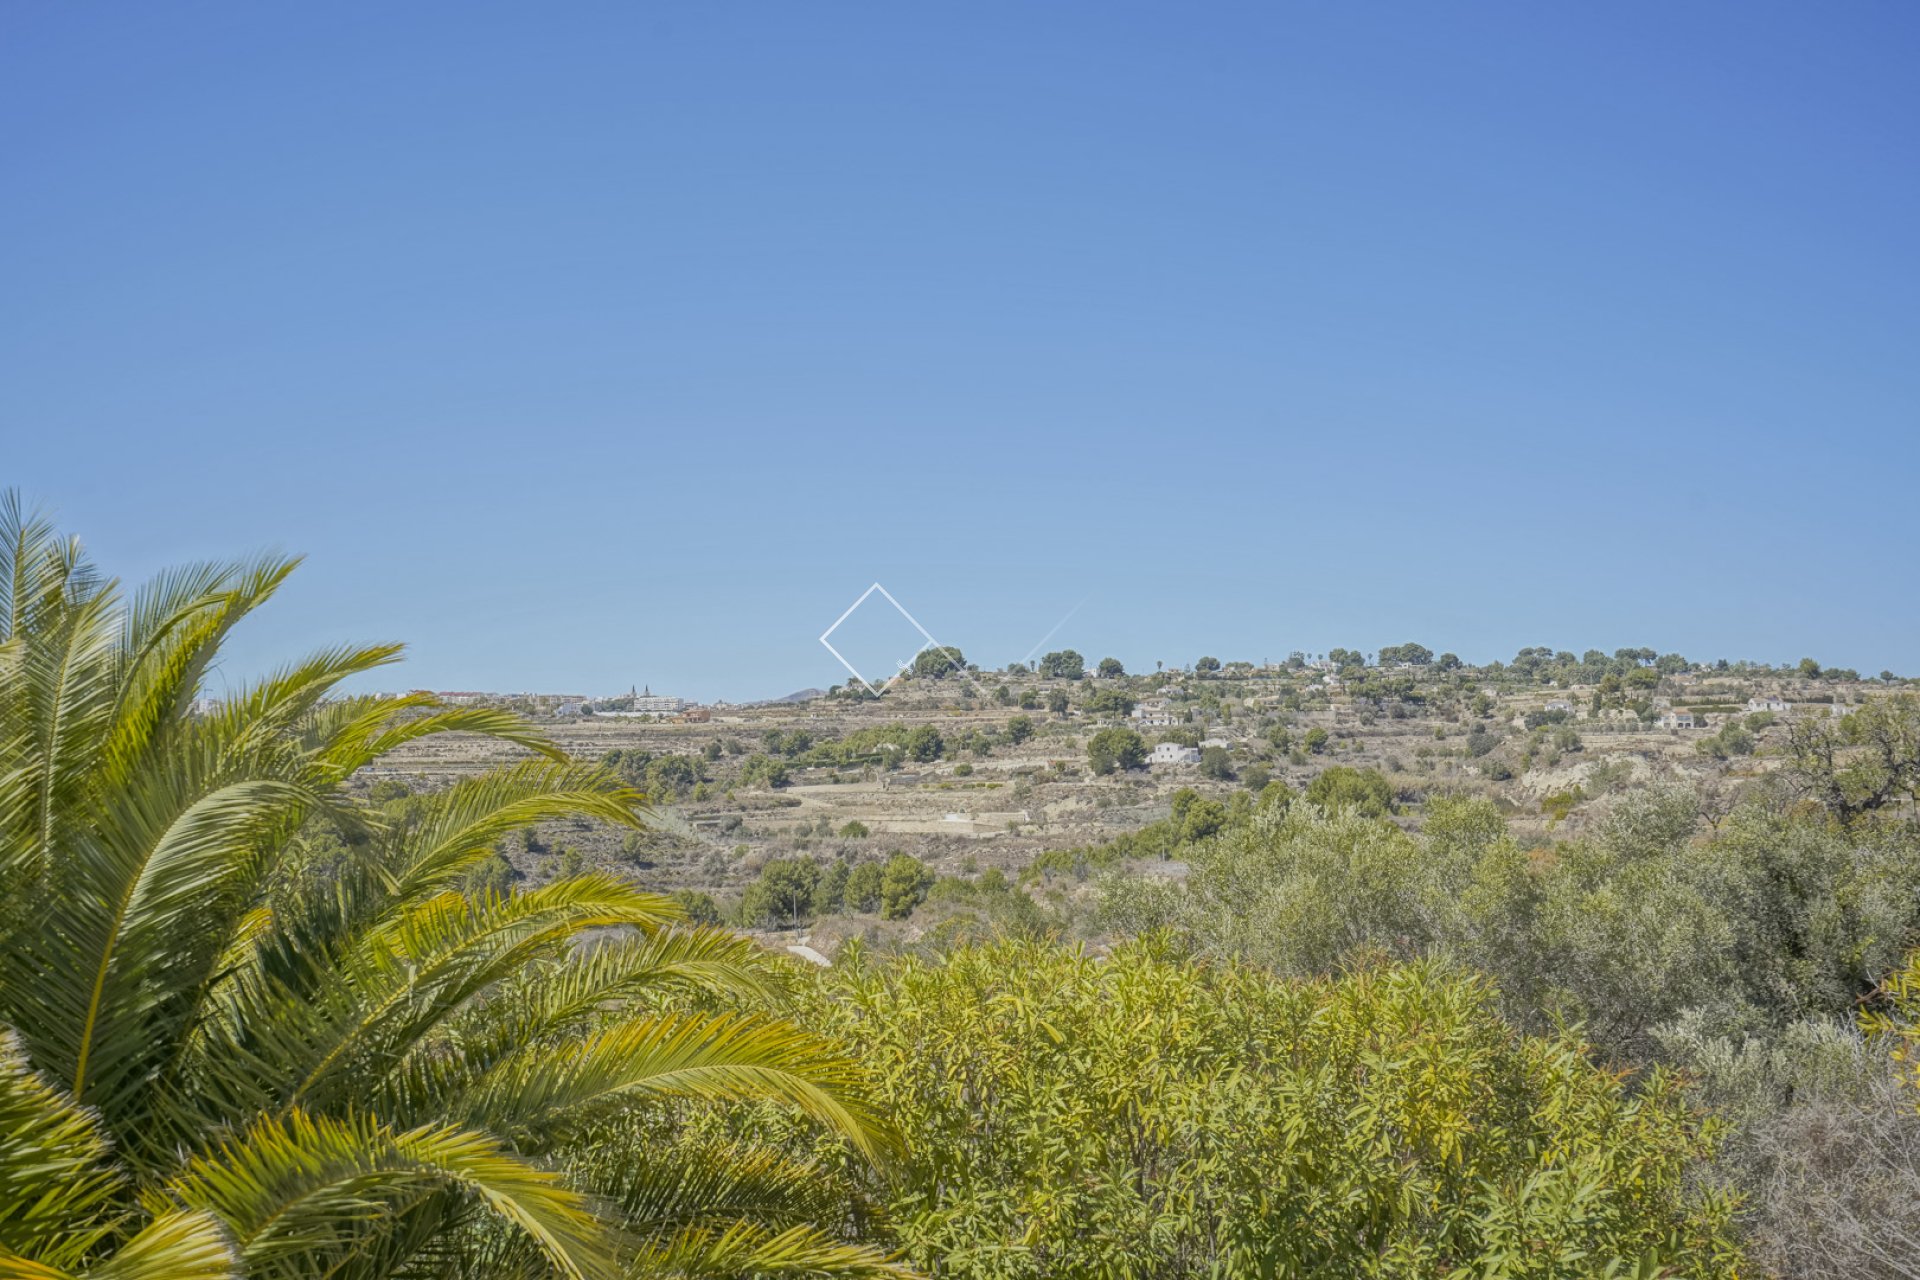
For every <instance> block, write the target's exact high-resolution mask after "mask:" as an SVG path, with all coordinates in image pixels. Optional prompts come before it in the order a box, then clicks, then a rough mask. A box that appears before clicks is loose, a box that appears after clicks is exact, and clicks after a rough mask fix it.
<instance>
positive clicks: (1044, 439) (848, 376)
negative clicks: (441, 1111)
mask: <svg viewBox="0 0 1920 1280" xmlns="http://www.w3.org/2000/svg"><path fill="white" fill-rule="evenodd" d="M1916 66H1920V7H1917V6H1915V5H1913V4H1911V3H1908V2H1907V0H1892V2H1884V3H1874V2H1870V0H1869V2H1862V3H1853V4H1847V5H1819V4H1805V3H1797V2H1796V3H1790V4H1785V3H1783V4H1774V3H1753V2H1751V0H1740V2H1738V3H1733V2H1729V3H1699V4H1685V5H1672V4H1654V3H1637V4H1633V3H1628V4H1590V5H1548V4H1539V3H1531V2H1529V3H1513V4H1479V3H1459V4H1389V5H1351V4H1350V5H1334V4H1326V3H1314V4H1299V5H1286V4H1270V3H1261V4H1247V5H1227V4H1207V5H1172V4H1161V5H1151V6H1148V5H1131V4H1114V3H1100V4H1067V3H1061V4H1030V3H1023V4H982V3H970V4H950V5H925V4H914V5H873V4H869V5H835V4H824V3H810V4H744V3H743V4H726V5H640V4H632V3H620V4H605V5H594V4H584V3H572V4H565V5H542V4H515V5H487V4H474V3H460V4H430V3H408V4H399V5H394V4H380V5H375V4H304V5H285V4H281V5H261V4H242V3H233V4H197V5H196V4H171V3H170V4H149V5H81V4H66V5H60V4H29V3H20V4H13V5H8V6H6V7H5V8H4V9H0V484H8V485H13V486H17V487H19V488H22V489H24V490H25V491H27V492H28V493H29V494H30V495H32V496H33V497H35V498H37V499H39V500H40V501H42V502H43V503H45V504H46V505H48V506H50V507H51V508H53V509H54V510H55V512H56V513H57V514H58V515H59V517H60V518H61V520H62V521H63V523H64V525H65V526H66V527H68V528H70V529H72V530H74V531H76V532H79V533H80V534H81V535H82V536H83V537H84V538H86V539H87V541H88V542H89V543H90V544H91V546H92V547H93V549H94V552H95V554H96V556H97V557H98V558H99V559H100V560H101V561H102V562H103V563H104V564H105V565H106V566H107V567H108V568H109V569H111V570H112V571H114V572H117V573H120V574H122V575H124V576H126V577H128V578H138V577H141V576H144V575H145V574H147V573H149V572H151V571H152V570H154V569H156V568H158V567H160V566H162V565H164V564H167V563H170V562H173V561H177V560H180V559H183V558H189V557H198V556H208V555H224V554H234V553H240V552H247V551H252V550H258V549H262V548H268V547H278V548H283V549H286V550H290V551H301V552H305V553H307V554H308V556H309V561H308V564H307V566H306V567H305V568H303V570H302V571H301V572H300V573H299V574H298V575H297V576H296V578H295V579H294V581H293V582H292V583H291V584H289V586H288V587H287V588H286V590H285V592H284V593H283V595H282V597H281V598H280V599H279V600H278V601H276V602H275V603H274V604H273V605H272V606H271V608H270V609H269V610H267V611H266V612H265V613H264V614H263V616H262V617H261V618H259V619H258V620H257V622H256V623H255V624H254V625H253V626H252V627H251V628H250V629H249V630H248V632H247V633H246V634H245V635H244V636H243V637H241V638H240V639H239V640H238V641H237V647H236V650H235V653H234V656H233V659H232V664H231V666H230V669H229V672H230V674H236V675H237V674H244V673H246V672H247V671H251V670H254V669H257V668H260V667H263V666H266V665H269V664H271V663H273V662H275V661H278V660H280V659H282V658H285V657H289V656H291V655H292V654H293V653H295V652H296V651H300V650H304V649H306V648H309V647H312V646H314V645H316V644H319V643H326V642H333V641H336V640H346V639H359V640H386V639H402V640H407V641H410V642H411V644H412V658H411V660H410V664H409V667H408V668H406V669H404V670H403V672H402V673H400V674H398V675H395V676H394V677H392V678H391V679H388V680H383V681H378V682H375V683H376V684H378V685H380V686H381V687H385V686H388V685H394V686H410V685H425V686H428V687H433V688H486V689H510V690H517V689H541V690H558V691H580V692H587V693H598V692H605V691H610V690H612V689H615V688H622V689H623V688H625V687H626V686H627V685H628V684H629V683H650V684H651V685H652V686H653V687H654V688H655V690H656V691H658V690H662V689H664V690H667V691H670V692H676V693H683V694H687V695H690V696H700V697H715V696H722V697H734V698H742V697H752V696H765V695H771V694H778V693H783V692H785V691H787V690H788V689H792V688H795V687H799V686H804V685H820V686H825V685H826V684H829V683H831V682H833V681H835V680H836V679H840V678H843V673H842V671H841V669H840V667H839V666H838V664H837V663H835V662H834V660H833V658H832V656H831V655H830V654H828V653H827V652H826V651H825V650H824V649H823V648H822V647H821V646H820V645H819V644H818V643H817V640H816V637H817V636H818V635H819V633H820V632H821V630H822V629H823V628H825V627H826V626H827V624H828V623H830V622H832V621H833V620H834V618H835V617H836V616H838V615H839V613H840V612H841V610H843V609H844V608H846V606H847V605H848V604H850V603H851V602H852V601H853V599H854V598H855V597H856V596H858V595H859V593H860V592H861V591H863V590H864V589H865V588H866V587H867V586H868V584H869V583H871V582H873V581H876V580H878V581H880V582H882V583H884V584H885V585H886V587H887V589H888V590H889V591H891V592H892V593H893V594H894V595H895V596H896V597H897V598H898V599H899V600H900V601H901V603H902V604H904V605H906V606H907V608H908V609H909V610H910V611H911V612H912V613H913V614H914V616H915V617H916V618H917V619H918V620H919V621H920V622H921V623H922V624H924V625H925V626H926V627H927V628H928V630H929V631H930V632H932V633H933V634H935V635H937V636H938V637H939V639H940V640H942V641H943V642H946V643H950V644H956V645H959V646H961V647H962V648H963V649H965V650H966V652H967V653H968V655H969V657H972V658H974V659H976V660H979V661H981V662H983V663H985V664H988V665H999V664H1002V663H1005V662H1007V661H1010V660H1015V659H1019V658H1022V657H1024V656H1025V655H1026V654H1027V653H1028V652H1029V651H1030V650H1031V649H1032V647H1033V645H1034V644H1035V642H1036V641H1038V640H1040V638H1041V637H1042V635H1043V634H1045V633H1046V632H1048V630H1049V629H1050V628H1053V627H1054V626H1055V624H1056V623H1059V622H1060V621H1061V619H1062V618H1063V617H1065V616H1067V615H1068V614H1069V613H1071V617H1068V618H1067V621H1066V622H1065V624H1064V625H1062V626H1060V627H1059V629H1058V631H1057V632H1056V633H1055V634H1054V635H1053V637H1052V639H1051V640H1049V641H1048V647H1059V646H1066V645H1071V646H1073V647H1075V648H1078V649H1080V650H1082V651H1083V652H1084V653H1086V654H1087V655H1088V656H1089V657H1099V656H1102V655H1106V654H1113V655H1115V656H1118V657H1120V658H1121V659H1123V660H1124V661H1126V662H1127V663H1128V664H1129V665H1130V666H1132V667H1135V668H1142V667H1145V668H1150V667H1151V666H1152V664H1153V663H1154V661H1156V660H1160V661H1165V662H1167V663H1168V664H1169V665H1172V664H1175V663H1187V662H1191V661H1192V660H1193V658H1195V657H1196V656H1198V655H1199V654H1201V653H1215V654H1218V655H1220V656H1221V657H1223V658H1236V657H1244V658H1252V659H1260V658H1266V657H1274V658H1277V657H1281V656H1284V655H1285V653H1286V652H1287V651H1288V650H1290V649H1294V648H1300V649H1305V650H1308V651H1313V652H1319V651H1324V650H1325V649H1327V648H1329V647H1331V646H1334V645H1343V646H1347V647H1351V648H1361V649H1373V648H1377V647H1378V646H1379V645H1382V644H1387V643H1397V642H1400V641H1403V640H1409V639H1411V640H1418V641H1420V642H1422V643H1425V644H1428V645H1430V646H1432V647H1433V648H1435V649H1437V650H1438V649H1452V650H1456V651H1458V652H1459V653H1461V654H1462V655H1463V656H1466V657H1468V658H1470V659H1476V660H1484V659H1490V658H1494V657H1507V656H1511V654H1512V653H1513V651H1514V650H1515V649H1516V648H1518V647H1520V646H1522V645H1531V644H1548V645H1553V646H1555V647H1564V648H1571V649H1575V650H1580V649H1585V648H1587V647H1589V646H1599V647H1601V648H1605V649H1609V650H1611V649H1612V648H1615V647H1618V646H1621V645H1634V646H1638V645H1643V644H1645V645H1652V646H1655V647H1657V648H1660V649H1663V650H1666V649H1677V650H1679V651H1681V652H1683V653H1686V654H1687V655H1688V656H1690V657H1695V658H1702V657H1706V658H1711V657H1719V656H1727V657H1734V658H1738V657H1752V658H1757V659H1763V660H1769V661H1779V660H1791V659H1797V658H1799V657H1800V656H1802V655H1803V654H1810V655H1813V656H1815V657H1817V658H1820V659H1821V660H1822V661H1825V662H1828V663H1831V664H1840V665H1848V666H1857V667H1859V668H1861V669H1862V670H1864V671H1869V672H1875V671H1878V670H1880V669H1881V668H1883V667H1891V668H1893V669H1894V670H1896V671H1900V672H1903V673H1917V672H1920V592H1916V586H1917V585H1920V583H1917V581H1916V579H1917V578H1920V557H1917V556H1916V552H1917V551H1920V546H1917V545H1916V544H1917V543H1920V538H1917V537H1916V531H1917V530H1920V515H1916V501H1915V495H1916V481H1920V301H1917V300H1920V75H1916V74H1915V67H1916ZM1076 606H1077V609H1076ZM884 643H891V641H890V640H889V641H886V642H884ZM901 656H904V655H901Z"/></svg>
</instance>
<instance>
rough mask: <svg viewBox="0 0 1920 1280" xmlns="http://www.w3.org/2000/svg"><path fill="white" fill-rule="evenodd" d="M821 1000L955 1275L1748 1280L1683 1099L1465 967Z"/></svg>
mask: <svg viewBox="0 0 1920 1280" xmlns="http://www.w3.org/2000/svg"><path fill="white" fill-rule="evenodd" d="M1353 821H1354V820H1353V819H1350V818H1342V819H1340V820H1339V822H1340V823H1342V824H1351V823H1352V822H1353ZM1343 829H1344V828H1343ZM1350 834H1352V835H1354V836H1356V837H1357V836H1358V832H1357V830H1356V831H1353V832H1351V833H1350ZM815 999H816V1004H815V1006H814V1008H813V1009H812V1010H810V1016H812V1017H817V1018H819V1019H821V1020H822V1021H823V1022H825V1023H826V1024H827V1025H830V1026H833V1027H835V1028H836V1029H837V1030H838V1031H839V1032H840V1033H841V1034H843V1035H845V1036H846V1037H847V1038H848V1039H850V1040H852V1041H854V1042H857V1043H859V1044H861V1045H862V1046H863V1048H864V1058H865V1061H866V1063H867V1065H868V1066H869V1068H870V1070H871V1072H872V1074H873V1077H874V1080H875V1086H874V1087H875V1089H876V1090H877V1095H878V1098H879V1100H880V1104H881V1106H882V1107H883V1108H884V1109H885V1111H886V1113H887V1114H888V1115H889V1116H890V1117H892V1118H893V1119H894V1120H895V1122H896V1123H897V1124H898V1125H899V1126H900V1128H901V1130H902V1132H903V1134H904V1136H905V1138H906V1147H907V1151H908V1155H907V1157H906V1159H905V1162H904V1164H903V1165H902V1166H900V1167H899V1168H898V1169H897V1170H896V1172H895V1176H894V1177H893V1178H892V1179H891V1180H889V1181H888V1182H886V1183H885V1184H884V1185H883V1186H877V1187H876V1188H875V1192H874V1193H875V1194H876V1195H877V1196H880V1197H883V1198H884V1200H885V1209H886V1214H885V1221H886V1222H887V1223H888V1224H889V1225H890V1228H891V1230H892V1231H893V1233H894V1235H895V1238H896V1240H897V1242H898V1244H899V1245H900V1246H901V1247H902V1248H903V1250H904V1253H905V1257H906V1260H907V1261H908V1262H910V1263H913V1264H916V1265H919V1266H922V1267H925V1268H928V1269H929V1270H931V1271H934V1272H935V1273H936V1274H938V1275H941V1276H945V1277H953V1278H954V1280H966V1278H977V1280H987V1278H989V1277H991V1278H992V1280H1028V1278H1033V1280H1038V1278H1039V1277H1051V1276H1061V1275H1074V1276H1100V1277H1108V1278H1111V1280H1133V1278H1135V1277H1138V1278H1140V1280H1146V1278H1148V1277H1152V1278H1154V1280H1186V1278H1189V1277H1191V1278H1193V1280H1199V1278H1200V1277H1207V1278H1209V1280H1213V1278H1219V1280H1231V1278H1237V1277H1249V1278H1251V1277H1269V1276H1310V1275H1312V1276H1320V1275H1324V1276H1341V1275H1367V1276H1374V1277H1382V1278H1387V1277H1405V1278H1407V1280H1412V1278H1414V1277H1419V1278H1421V1280H1426V1278H1428V1277H1443V1276H1444V1277H1458V1278H1459V1280H1467V1278H1468V1277H1475V1278H1477V1277H1483V1276H1503V1277H1523V1276H1540V1277H1547V1276H1556V1277H1557V1276H1602V1275H1617V1276H1622V1277H1625V1276H1631V1275H1636V1274H1638V1275H1644V1276H1652V1275H1659V1274H1685V1275H1688V1276H1696V1277H1714V1276H1729V1275H1731V1274H1733V1268H1734V1266H1735V1261H1736V1260H1735V1251H1734V1248H1733V1246H1732V1244H1731V1243H1730V1240H1729V1238H1728V1235H1727V1230H1726V1227H1727V1218H1728V1213H1729V1206H1728V1205H1727V1203H1726V1201H1725V1199H1724V1198H1723V1197H1720V1196H1717V1195H1715V1194H1713V1193H1712V1192H1710V1191H1709V1192H1705V1193H1702V1192H1700V1191H1698V1190H1696V1189H1695V1188H1694V1187H1693V1185H1692V1184H1691V1183H1690V1181H1689V1177H1688V1174H1689V1170H1690V1169H1692V1168H1693V1167H1695V1166H1696V1164H1697V1162H1698V1161H1699V1160H1700V1159H1701V1158H1703V1157H1704V1156H1705V1155H1706V1154H1707V1152H1708V1150H1709V1143H1708V1140H1707V1138H1706V1136H1705V1135H1704V1134H1703V1132H1702V1130H1701V1128H1700V1127H1699V1121H1698V1118H1697V1117H1696V1116H1695V1115H1694V1114H1693V1113H1692V1112H1691V1111H1690V1110H1689V1109H1688V1108H1687V1107H1686V1106H1685V1105H1684V1103H1683V1100H1682V1099H1681V1097H1680V1095H1679V1092H1678V1086H1677V1083H1676V1081H1675V1080H1674V1079H1673V1078H1671V1077H1668V1076H1665V1075H1663V1074H1660V1073H1655V1074H1654V1075H1653V1076H1652V1077H1650V1078H1648V1079H1646V1080H1644V1081H1642V1082H1640V1083H1639V1085H1638V1086H1637V1087H1636V1088H1635V1089H1634V1090H1632V1091H1630V1090H1629V1088H1628V1086H1627V1084H1626V1083H1624V1082H1623V1081H1622V1079H1621V1078H1620V1077H1618V1076H1617V1075H1615V1074H1613V1073H1610V1072H1607V1071H1604V1070H1601V1069H1599V1068H1597V1067H1596V1066H1594V1065H1593V1064H1592V1063H1591V1062H1590V1061H1589V1060H1588V1059H1587V1058H1586V1057H1585V1056H1584V1054H1583V1053H1582V1050H1581V1046H1580V1044H1579V1043H1578V1041H1577V1040H1576V1039H1574V1038H1573V1037H1571V1036H1569V1035H1566V1034H1555V1035H1550V1036H1539V1037H1530V1036H1521V1035H1516V1034H1515V1032H1514V1031H1513V1029H1512V1028H1511V1027H1510V1026H1509V1025H1508V1024H1507V1023H1505V1022H1504V1021H1503V1020H1502V1019H1501V1017H1500V1015H1499V1012H1498V1000H1497V997H1496V995H1495V993H1494V992H1493V991H1492V990H1491V989H1490V987H1489V986H1488V985H1487V984H1486V983H1485V982H1483V981H1481V980H1478V979H1475V978H1472V977H1469V976H1466V975H1465V974H1463V973H1461V972H1460V971H1458V970H1454V969H1451V968H1449V967H1447V966H1445V965H1441V964H1438V963H1434V962H1425V963H1421V964H1417V965H1414V966H1410V967H1381V966H1371V967H1366V968H1363V969H1361V970H1360V971H1358V972H1356V973H1353V974H1351V975H1349V976H1345V977H1342V978H1338V979H1323V980H1315V981H1308V982H1293V981H1288V980H1285V979H1282V978H1279V977H1277V976H1276V975H1274V974H1273V973H1272V972H1271V971H1269V970H1267V969H1264V968H1261V967H1259V966H1255V965H1245V964H1240V963H1236V962H1218V961H1215V962H1201V961H1196V960H1193V959H1190V958H1187V957H1186V956H1184V955H1183V954H1181V953H1179V952H1178V951H1177V950H1175V949H1173V948H1171V947H1169V946H1168V945H1167V944H1166V943H1164V942H1159V941H1148V942H1140V943H1133V944H1129V945H1125V946H1122V947H1119V948H1117V949H1116V950H1115V951H1114V952H1113V953H1112V954H1111V955H1110V956H1107V957H1106V958H1104V959H1095V958H1094V957H1092V956H1090V955H1087V954H1085V953H1083V952H1079V951H1073V950H1067V949H1064V948H1061V947H1058V946H1055V945H1048V944H1024V943H999V944H995V945H991V946H985V947H979V948H962V949H959V950H956V951H953V952H950V953H948V954H947V955H945V956H943V957H941V958H939V959H937V960H926V959H920V958H907V959H901V960H894V961H891V962H886V963H878V962H873V961H870V960H868V959H867V958H866V957H864V956H863V955H862V954H861V953H860V952H859V950H858V949H857V948H854V949H851V950H850V951H848V952H843V953H842V955H841V959H840V962H839V963H838V964H836V965H835V967H834V968H833V969H832V970H831V971H829V972H828V973H826V974H825V975H824V976H823V977H822V978H821V985H820V987H819V989H818V990H817V992H816V993H815Z"/></svg>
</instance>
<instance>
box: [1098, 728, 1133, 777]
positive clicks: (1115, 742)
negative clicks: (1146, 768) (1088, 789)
mask: <svg viewBox="0 0 1920 1280" xmlns="http://www.w3.org/2000/svg"><path fill="white" fill-rule="evenodd" d="M1146 762H1147V744H1146V742H1145V741H1144V740H1143V739H1142V738H1141V737H1140V735H1139V734H1137V733H1135V732H1134V731H1133V730H1131V729H1102V730H1100V732H1098V733H1096V734H1094V735H1093V736H1092V737H1091V738H1089V739H1087V764H1088V766H1089V767H1090V768H1091V769H1092V770H1093V772H1094V773H1096V774H1099V775H1102V776H1104V775H1106V774H1109V773H1112V772H1114V771H1115V770H1117V769H1138V768H1139V767H1140V766H1142V765H1144V764H1145V763H1146Z"/></svg>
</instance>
